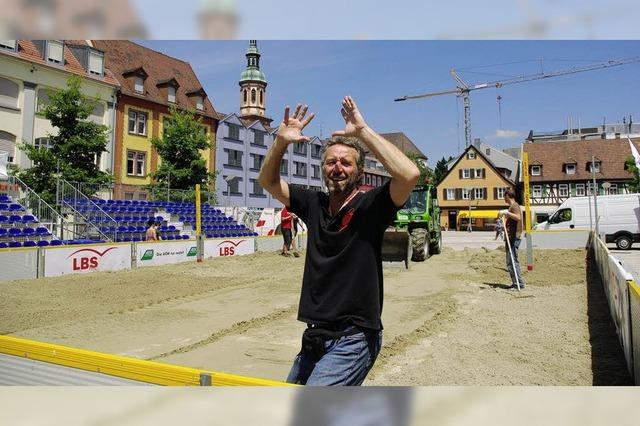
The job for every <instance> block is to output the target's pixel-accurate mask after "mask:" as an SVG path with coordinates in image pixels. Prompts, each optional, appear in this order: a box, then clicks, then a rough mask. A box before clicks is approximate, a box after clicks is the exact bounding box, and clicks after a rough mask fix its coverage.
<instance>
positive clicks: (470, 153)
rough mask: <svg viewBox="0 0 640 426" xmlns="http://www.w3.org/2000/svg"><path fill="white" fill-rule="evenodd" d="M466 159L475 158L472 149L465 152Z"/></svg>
mask: <svg viewBox="0 0 640 426" xmlns="http://www.w3.org/2000/svg"><path fill="white" fill-rule="evenodd" d="M467 159H469V160H475V159H476V153H475V152H472V151H469V152H468V153H467Z"/></svg>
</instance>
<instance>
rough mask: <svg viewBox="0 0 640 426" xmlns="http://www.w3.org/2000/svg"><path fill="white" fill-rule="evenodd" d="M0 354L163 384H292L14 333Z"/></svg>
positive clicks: (1, 340)
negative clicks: (63, 344) (77, 346)
mask: <svg viewBox="0 0 640 426" xmlns="http://www.w3.org/2000/svg"><path fill="white" fill-rule="evenodd" d="M0 353H3V354H6V355H14V356H19V357H23V358H28V359H33V360H36V361H43V362H47V363H51V364H56V365H62V366H65V367H72V368H77V369H80V370H85V371H93V372H96V373H102V374H107V375H110V376H115V377H121V378H124V379H129V380H136V381H140V382H144V383H151V384H156V385H163V386H291V385H290V384H288V383H284V382H279V381H275V380H267V379H258V378H253V377H245V376H238V375H234V374H228V373H220V372H215V371H207V370H199V369H196V368H190V367H181V366H177V365H170V364H163V363H160V362H154V361H145V360H140V359H135V358H129V357H125V356H120V355H111V354H106V353H100V352H94V351H89V350H85V349H77V348H71V347H68V346H62V345H56V344H53V343H44V342H36V341H33V340H27V339H22V338H18V337H12V336H0Z"/></svg>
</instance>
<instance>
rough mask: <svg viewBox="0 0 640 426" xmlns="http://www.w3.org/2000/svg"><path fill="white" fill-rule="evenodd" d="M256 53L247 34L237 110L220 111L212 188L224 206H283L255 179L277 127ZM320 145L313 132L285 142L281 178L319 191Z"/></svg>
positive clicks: (254, 42) (320, 181) (320, 182)
mask: <svg viewBox="0 0 640 426" xmlns="http://www.w3.org/2000/svg"><path fill="white" fill-rule="evenodd" d="M260 56H261V55H260V52H259V51H258V46H257V43H256V41H255V40H251V41H250V43H249V48H248V50H247V53H246V57H247V67H246V69H245V70H244V71H243V72H242V74H241V76H240V80H239V85H240V109H239V113H238V114H236V113H231V114H227V115H224V116H222V115H221V116H220V117H219V118H220V126H219V128H218V135H217V140H218V143H217V145H216V151H217V154H216V158H217V160H216V170H217V171H218V175H217V179H216V193H217V196H218V202H219V203H220V204H221V205H224V206H227V205H228V206H243V207H262V208H264V207H274V208H281V207H282V203H280V202H279V201H278V200H276V199H274V198H273V197H272V196H271V194H269V193H268V192H267V191H265V190H264V188H262V187H261V186H260V183H259V182H258V174H259V172H260V167H262V163H263V161H264V158H265V156H266V154H267V151H268V149H269V147H271V145H272V144H273V141H274V139H275V136H276V132H277V128H273V127H271V122H272V120H271V119H270V118H268V117H267V116H266V105H267V85H268V84H267V80H266V78H265V75H264V73H263V72H262V71H261V70H260ZM321 146H322V144H321V141H320V139H318V138H317V137H313V138H312V139H311V141H310V142H309V143H304V144H293V145H290V146H289V147H288V148H287V151H286V153H285V155H284V158H283V159H282V163H281V166H280V173H281V175H282V177H283V179H285V180H286V181H287V182H289V184H290V185H299V186H302V187H304V188H311V189H315V190H318V191H320V190H321V189H322V186H323V184H322V174H321V170H320V148H321Z"/></svg>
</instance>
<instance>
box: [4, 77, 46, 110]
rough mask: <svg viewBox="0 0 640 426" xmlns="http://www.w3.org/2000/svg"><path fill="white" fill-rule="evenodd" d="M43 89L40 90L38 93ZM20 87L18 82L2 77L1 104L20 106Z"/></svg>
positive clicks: (12, 106) (10, 106) (13, 106)
mask: <svg viewBox="0 0 640 426" xmlns="http://www.w3.org/2000/svg"><path fill="white" fill-rule="evenodd" d="M40 92H42V90H40V91H38V93H40ZM19 93H20V88H19V86H18V84H17V83H14V82H13V81H11V80H7V79H6V78H0V106H6V107H9V108H18V95H19Z"/></svg>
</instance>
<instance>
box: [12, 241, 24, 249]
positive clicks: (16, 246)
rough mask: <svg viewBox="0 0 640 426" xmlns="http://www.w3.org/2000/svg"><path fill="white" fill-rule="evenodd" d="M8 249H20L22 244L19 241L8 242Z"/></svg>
mask: <svg viewBox="0 0 640 426" xmlns="http://www.w3.org/2000/svg"><path fill="white" fill-rule="evenodd" d="M9 247H10V248H18V247H22V243H21V242H20V241H10V242H9Z"/></svg>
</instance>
